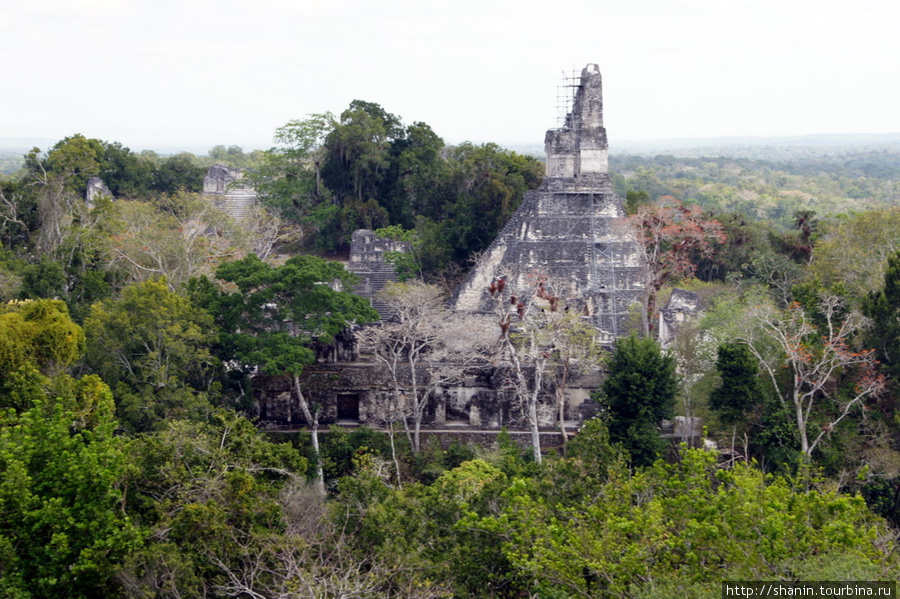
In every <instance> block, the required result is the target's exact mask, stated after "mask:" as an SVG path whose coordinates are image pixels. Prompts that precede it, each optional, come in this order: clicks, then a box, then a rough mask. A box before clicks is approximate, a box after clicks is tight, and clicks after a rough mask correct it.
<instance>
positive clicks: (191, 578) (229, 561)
mask: <svg viewBox="0 0 900 599" xmlns="http://www.w3.org/2000/svg"><path fill="white" fill-rule="evenodd" d="M127 456H128V459H129V461H130V462H131V463H132V464H133V465H134V468H133V469H132V470H131V471H129V472H128V476H127V477H126V479H125V481H124V484H125V485H127V487H128V489H129V494H128V496H127V498H126V500H127V501H126V506H127V509H128V512H129V513H130V514H132V515H133V517H134V518H135V520H136V521H139V522H140V523H141V526H142V528H143V532H144V533H145V539H146V540H145V542H144V544H143V545H142V546H141V547H140V548H139V549H137V550H136V551H134V552H132V553H131V554H130V555H129V556H128V559H127V560H126V562H125V563H124V564H123V567H122V569H121V574H120V576H119V579H120V580H121V582H122V587H123V590H124V591H125V596H126V597H129V598H135V599H137V598H140V597H200V596H209V593H212V592H213V589H215V593H216V596H222V595H225V594H226V593H225V592H224V590H223V589H225V588H227V587H228V584H229V575H230V574H232V573H234V572H237V571H240V570H241V567H242V565H243V564H245V563H248V562H249V560H252V559H254V556H262V555H267V554H268V553H270V552H271V551H272V548H273V547H278V546H279V545H280V544H281V543H282V542H284V543H286V542H288V540H287V539H284V538H283V537H282V535H283V533H284V532H285V528H286V521H287V520H289V516H290V514H289V513H288V509H286V508H287V507H288V505H285V503H286V502H284V501H283V500H281V499H280V498H281V497H283V496H285V495H286V494H287V493H288V492H289V491H291V489H295V488H297V487H301V486H302V483H303V474H304V473H305V471H306V460H305V459H304V458H303V457H302V456H301V455H300V454H299V452H297V451H296V450H295V449H293V448H292V447H291V446H290V444H287V443H280V444H276V443H271V442H269V441H268V440H267V439H266V436H265V434H264V433H262V432H261V431H259V430H258V429H257V428H256V427H255V426H254V425H253V423H252V422H250V421H249V420H247V419H245V418H243V417H242V416H240V415H237V414H234V413H232V412H227V411H224V410H222V411H216V412H215V413H214V414H213V415H212V416H211V418H209V420H208V421H207V422H189V421H184V420H169V421H167V422H165V423H164V426H163V428H161V429H160V430H158V431H155V432H152V433H147V434H144V435H140V436H138V437H136V438H135V439H134V440H133V441H132V442H131V444H130V445H129V447H128V453H127ZM296 507H297V508H302V507H307V508H308V507H309V506H296ZM304 515H305V516H306V517H307V518H309V519H315V517H316V515H315V514H314V513H308V514H304ZM248 565H249V564H248ZM267 565H270V566H271V565H272V563H271V562H269V563H268V564H267ZM204 589H206V591H205V592H204Z"/></svg>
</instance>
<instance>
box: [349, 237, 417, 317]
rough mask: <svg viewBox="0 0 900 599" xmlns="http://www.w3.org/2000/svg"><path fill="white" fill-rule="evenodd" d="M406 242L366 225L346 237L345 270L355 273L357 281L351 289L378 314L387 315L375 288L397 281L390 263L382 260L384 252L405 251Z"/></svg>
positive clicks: (378, 289) (378, 288)
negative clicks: (354, 287)
mask: <svg viewBox="0 0 900 599" xmlns="http://www.w3.org/2000/svg"><path fill="white" fill-rule="evenodd" d="M408 250H409V244H407V243H405V242H402V241H395V240H392V239H384V238H382V237H379V236H377V235H375V232H374V231H371V230H369V229H359V230H357V231H354V232H353V235H352V237H351V238H350V262H349V263H348V264H347V270H349V271H350V272H352V273H354V274H355V275H357V276H358V277H359V279H360V282H359V284H358V285H357V287H356V289H355V290H354V291H353V293H355V294H356V295H358V296H360V297H364V298H366V299H368V300H369V302H371V304H372V307H373V308H375V309H376V310H378V313H379V314H381V316H382V318H384V317H385V316H387V315H388V309H387V306H385V304H384V302H382V301H380V300H379V298H378V292H379V291H381V290H382V289H384V287H385V285H387V284H388V283H393V282H396V281H397V273H396V270H395V269H394V265H393V264H392V263H391V262H388V261H387V260H385V255H386V254H387V253H388V252H406V251H408Z"/></svg>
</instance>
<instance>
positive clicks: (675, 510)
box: [466, 449, 897, 599]
mask: <svg viewBox="0 0 900 599" xmlns="http://www.w3.org/2000/svg"><path fill="white" fill-rule="evenodd" d="M801 482H802V481H797V480H791V479H787V478H784V477H780V476H777V477H776V476H772V475H767V474H765V473H764V472H763V471H761V470H760V469H759V468H757V467H756V466H755V465H752V464H743V463H740V464H736V465H735V467H734V468H732V469H728V470H723V469H720V468H718V465H717V454H716V452H711V451H705V450H700V449H685V451H684V453H683V456H682V460H681V461H679V462H678V463H675V464H672V465H668V464H665V463H663V462H662V461H659V462H657V463H656V464H654V465H653V466H652V467H651V468H647V469H643V470H638V471H630V470H629V469H627V468H625V467H623V466H622V465H621V464H616V465H614V467H613V468H611V469H610V473H609V479H608V481H607V482H606V483H605V484H603V485H602V487H601V488H600V489H599V490H597V491H596V492H592V493H585V494H583V495H581V496H579V497H577V498H576V499H574V500H570V501H569V502H558V501H556V502H555V501H549V500H548V499H547V496H546V494H545V492H544V491H545V488H543V487H541V486H537V485H529V484H528V482H526V481H515V482H514V483H513V484H511V485H509V487H508V489H507V490H506V491H505V493H504V494H503V497H504V500H505V502H504V503H503V504H502V506H501V511H500V513H499V514H498V515H491V516H488V517H485V518H481V519H480V521H479V522H477V523H475V522H472V521H471V520H469V521H466V524H467V525H468V526H470V527H472V528H480V529H482V530H484V531H486V532H489V533H492V534H493V535H495V538H496V539H497V541H499V542H500V543H501V544H502V553H503V556H504V557H505V558H506V559H507V560H508V561H509V562H510V563H511V566H512V568H513V571H514V572H515V573H516V574H518V577H519V580H521V581H523V582H524V583H525V584H524V586H525V588H524V589H521V590H522V591H523V593H522V594H531V595H538V596H546V597H584V598H589V597H611V598H622V599H625V598H631V597H644V596H648V597H651V596H652V597H660V596H667V597H671V596H682V595H683V594H684V592H683V591H684V585H685V584H686V581H690V585H691V586H692V587H695V590H696V588H699V589H702V594H699V595H694V596H703V597H716V596H719V593H720V590H721V587H720V584H721V581H723V580H753V579H759V578H765V577H774V578H777V579H784V580H795V579H797V578H799V577H801V576H803V574H800V572H803V573H806V574H808V573H811V572H818V573H819V575H821V573H823V572H827V571H831V572H840V571H842V570H844V569H845V568H847V566H848V564H847V562H846V560H849V561H850V562H852V566H851V567H852V568H853V569H855V570H856V571H860V572H867V573H868V576H873V577H884V578H886V579H893V578H894V577H895V576H896V569H897V561H896V557H895V556H892V555H891V552H892V548H890V547H885V546H883V545H882V544H881V541H880V540H879V539H880V536H881V535H882V534H883V533H884V531H886V525H885V523H884V522H883V521H881V520H880V519H879V518H877V517H875V516H874V515H873V514H872V513H871V512H870V511H869V510H868V509H867V508H866V505H865V502H864V501H863V500H862V498H861V497H859V496H848V495H842V494H840V493H837V492H835V491H833V490H829V489H827V488H818V487H817V486H816V485H815V483H813V484H812V485H810V484H809V483H808V481H807V484H801ZM848 569H849V568H848ZM659 589H666V590H667V591H669V593H670V594H668V595H665V594H662V595H661V594H653V591H654V590H659Z"/></svg>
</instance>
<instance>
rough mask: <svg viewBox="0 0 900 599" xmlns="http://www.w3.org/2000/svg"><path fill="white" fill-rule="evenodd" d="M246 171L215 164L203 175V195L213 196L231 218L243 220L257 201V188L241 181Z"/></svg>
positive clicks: (216, 203)
mask: <svg viewBox="0 0 900 599" xmlns="http://www.w3.org/2000/svg"><path fill="white" fill-rule="evenodd" d="M243 177H244V172H243V171H242V170H241V169H238V168H232V167H230V166H227V165H225V164H214V165H212V166H211V167H209V170H208V171H207V173H206V176H205V177H203V195H204V196H207V197H209V198H211V199H212V200H213V202H214V203H215V205H216V206H218V207H219V208H221V209H222V210H224V211H225V213H226V214H228V215H229V216H230V217H231V218H233V219H235V220H237V221H242V220H244V219H246V218H247V215H248V213H249V211H250V207H251V206H253V204H254V203H256V195H257V194H256V190H255V189H253V188H252V187H251V186H249V185H246V184H244V183H241V180H242V179H243Z"/></svg>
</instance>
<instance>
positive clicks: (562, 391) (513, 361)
mask: <svg viewBox="0 0 900 599" xmlns="http://www.w3.org/2000/svg"><path fill="white" fill-rule="evenodd" d="M527 279H530V281H531V285H530V286H529V287H530V288H528V289H522V290H515V291H514V290H512V289H510V288H509V285H508V284H507V283H506V281H507V279H506V278H503V277H500V278H497V279H494V281H493V282H492V283H491V285H490V287H489V288H488V291H489V292H490V294H491V297H492V298H493V299H494V302H495V312H496V316H497V318H498V325H499V327H500V336H499V339H498V343H497V351H496V354H495V363H496V364H497V366H498V369H499V371H500V373H501V376H502V377H503V380H502V384H503V385H504V387H505V388H506V389H508V390H510V391H513V392H514V396H513V401H514V403H515V404H516V405H517V406H518V407H519V409H520V410H521V412H522V414H523V416H524V418H525V420H526V421H527V422H528V425H529V429H530V431H531V446H532V452H533V455H534V459H535V461H536V462H538V463H540V462H541V460H542V457H541V440H540V426H541V423H542V422H545V421H547V420H551V419H554V417H555V420H556V422H557V423H558V425H559V429H560V433H561V435H562V438H563V443H565V442H566V439H567V437H568V435H567V432H566V429H565V405H566V399H565V398H566V390H567V389H568V386H569V381H570V379H571V378H572V377H573V376H574V375H576V374H578V373H581V372H584V371H585V370H586V369H589V368H591V367H596V365H597V364H598V363H599V361H600V356H601V353H600V345H599V342H598V337H597V333H598V332H597V331H596V329H594V328H593V327H592V326H590V325H589V324H588V323H587V322H585V321H584V320H582V319H581V317H580V316H579V315H578V311H577V310H571V311H570V310H569V309H568V307H566V306H564V305H563V299H562V297H563V295H562V289H563V285H562V284H561V283H559V282H558V281H551V280H548V278H547V277H545V276H542V275H532V276H530V277H527ZM551 386H552V387H554V388H555V393H554V395H553V401H551V402H547V401H546V395H547V392H548V390H549V389H550V387H551Z"/></svg>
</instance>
